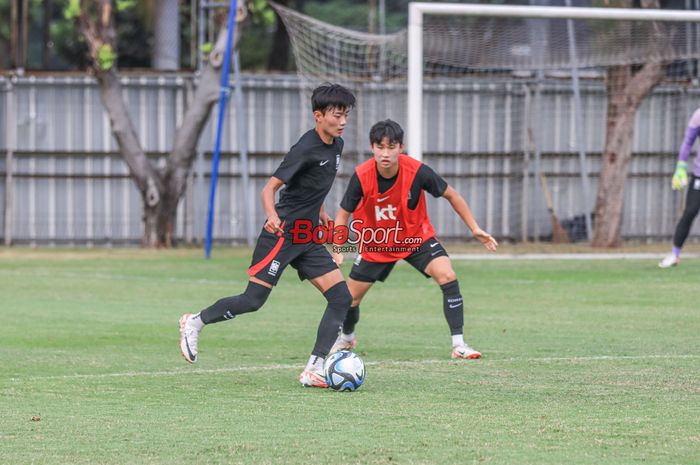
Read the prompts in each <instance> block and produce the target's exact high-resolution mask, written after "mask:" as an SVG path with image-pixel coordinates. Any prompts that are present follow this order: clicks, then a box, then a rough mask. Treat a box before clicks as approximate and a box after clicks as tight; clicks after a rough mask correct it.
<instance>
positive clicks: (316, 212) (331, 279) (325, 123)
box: [180, 84, 355, 388]
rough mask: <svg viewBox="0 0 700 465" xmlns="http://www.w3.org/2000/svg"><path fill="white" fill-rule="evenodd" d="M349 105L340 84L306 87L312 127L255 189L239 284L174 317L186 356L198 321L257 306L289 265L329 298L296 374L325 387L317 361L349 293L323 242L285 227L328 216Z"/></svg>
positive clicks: (191, 356)
mask: <svg viewBox="0 0 700 465" xmlns="http://www.w3.org/2000/svg"><path fill="white" fill-rule="evenodd" d="M354 106H355V96H354V95H353V94H352V93H351V92H350V91H349V90H348V89H346V88H345V87H343V86H340V85H337V84H324V85H322V86H320V87H318V88H316V89H315V90H314V91H313V94H312V96H311V107H312V111H313V115H314V119H315V121H316V127H315V128H314V129H311V130H309V131H308V132H306V133H305V134H304V135H302V136H301V138H300V139H299V141H298V142H297V143H296V144H295V145H293V146H292V148H291V149H290V150H289V153H287V155H286V156H285V157H284V160H282V163H281V164H280V166H279V168H277V170H276V171H275V173H274V174H273V175H272V177H270V179H269V181H268V182H267V184H266V185H265V187H264V188H263V190H262V193H261V197H262V204H263V209H264V210H265V215H266V216H267V221H266V222H265V225H264V227H263V230H262V231H261V232H260V235H259V236H258V241H257V244H256V246H255V250H254V251H253V259H252V262H251V266H250V268H249V269H248V275H249V276H250V279H249V282H248V286H247V288H246V290H245V292H243V293H242V294H239V295H237V296H233V297H225V298H223V299H220V300H218V301H217V302H215V303H214V304H213V305H211V306H210V307H208V308H206V309H204V310H202V311H201V312H199V313H197V314H191V313H186V314H184V315H182V317H181V318H180V350H181V351H182V355H183V356H184V357H185V360H187V361H188V362H190V363H194V362H196V361H197V345H198V339H199V333H200V331H201V330H202V328H203V327H204V326H205V325H208V324H212V323H218V322H220V321H226V320H231V319H233V318H235V317H236V315H240V314H243V313H249V312H254V311H256V310H258V309H259V308H260V307H262V305H263V304H264V303H265V301H266V300H267V298H268V296H269V295H270V292H271V291H272V287H273V286H275V285H276V284H277V281H278V280H279V279H280V277H281V275H282V272H283V271H284V269H285V268H286V267H287V265H292V267H293V268H295V269H296V270H297V272H298V274H299V278H300V279H302V280H304V279H308V280H309V281H310V282H311V284H313V285H314V286H315V287H316V288H317V289H318V290H319V291H321V293H322V294H323V296H324V297H325V298H326V300H327V301H328V305H327V307H326V310H325V313H324V314H323V317H322V318H321V322H320V324H319V327H318V332H317V335H316V344H315V345H314V348H313V350H312V352H311V357H310V358H309V361H308V363H307V365H306V368H305V369H304V371H303V372H302V373H301V375H300V376H299V381H300V382H301V384H302V385H304V386H309V387H319V388H325V387H327V384H326V381H325V377H324V375H323V361H324V359H325V357H326V355H328V352H329V351H330V349H331V346H333V343H334V342H335V339H336V336H337V335H338V328H339V327H340V326H341V325H342V323H343V319H344V318H345V315H346V313H347V310H348V308H349V307H350V304H351V303H352V296H351V295H350V291H349V290H348V286H347V284H346V283H345V281H344V279H343V275H342V274H341V272H340V270H339V269H338V266H337V265H336V263H335V262H334V261H333V258H332V257H331V255H330V254H329V253H328V251H327V250H326V248H325V247H324V246H323V245H321V244H317V243H315V242H314V241H311V242H308V243H306V244H294V243H293V242H292V236H291V235H290V234H289V231H290V230H291V229H292V227H293V224H294V222H295V221H296V220H305V221H309V220H310V221H311V222H312V223H313V224H318V223H319V221H320V222H321V223H323V224H327V223H328V220H329V219H330V218H329V217H328V215H327V214H326V213H325V212H324V211H323V201H324V199H325V198H326V195H327V194H328V191H329V190H330V188H331V186H332V185H333V180H334V179H335V175H336V172H337V171H338V168H339V167H340V156H341V154H342V152H343V139H342V138H341V137H340V136H341V135H342V133H343V129H344V128H345V124H346V123H347V119H348V113H349V112H350V110H351V109H352V108H353V107H354ZM282 185H286V187H285V188H284V189H283V190H282V191H281V192H280V196H279V202H278V203H277V204H276V205H275V192H276V191H277V190H278V189H280V188H281V187H282Z"/></svg>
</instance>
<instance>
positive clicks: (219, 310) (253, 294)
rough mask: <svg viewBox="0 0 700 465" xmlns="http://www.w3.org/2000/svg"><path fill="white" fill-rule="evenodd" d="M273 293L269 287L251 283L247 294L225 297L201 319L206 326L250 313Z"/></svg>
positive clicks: (203, 311) (202, 315)
mask: <svg viewBox="0 0 700 465" xmlns="http://www.w3.org/2000/svg"><path fill="white" fill-rule="evenodd" d="M270 292H272V289H270V288H269V287H266V286H263V285H262V284H258V283H253V282H249V283H248V287H247V288H246V290H245V292H244V293H243V294H240V295H236V296H233V297H224V298H223V299H220V300H218V301H216V303H214V305H212V306H211V307H209V308H207V309H205V310H202V313H201V315H200V317H201V318H202V322H203V323H204V324H210V323H218V322H219V321H225V320H230V319H232V318H234V317H235V316H236V315H241V314H243V313H250V312H254V311H256V310H258V309H259V308H260V307H262V306H263V304H264V303H265V301H266V300H267V298H268V296H269V295H270Z"/></svg>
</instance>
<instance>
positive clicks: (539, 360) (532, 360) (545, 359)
mask: <svg viewBox="0 0 700 465" xmlns="http://www.w3.org/2000/svg"><path fill="white" fill-rule="evenodd" d="M652 359H668V360H674V359H700V355H695V354H661V355H593V356H590V357H539V358H538V357H532V358H520V357H512V358H501V359H481V360H478V361H469V362H461V361H455V360H436V359H432V360H397V361H390V360H385V361H381V362H379V361H377V362H367V363H365V364H366V365H368V366H420V365H434V364H454V363H472V364H475V363H494V362H495V363H498V362H518V363H551V362H596V361H605V360H612V361H615V360H652ZM299 367H301V365H299V364H273V365H259V366H242V367H229V368H212V369H204V370H198V369H182V370H170V371H125V372H121V373H95V374H78V373H75V374H71V375H52V376H30V377H27V378H10V381H14V382H17V381H34V380H48V379H100V378H130V377H140V376H180V375H208V374H218V373H236V372H252V371H272V370H292V369H299Z"/></svg>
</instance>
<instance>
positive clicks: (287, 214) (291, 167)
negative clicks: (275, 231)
mask: <svg viewBox="0 0 700 465" xmlns="http://www.w3.org/2000/svg"><path fill="white" fill-rule="evenodd" d="M342 153H343V139H342V138H340V137H336V138H335V139H334V140H333V143H331V144H325V143H324V142H323V141H322V140H321V137H320V136H319V135H318V133H317V132H316V130H315V129H311V130H310V131H308V132H306V133H305V134H304V135H303V136H301V138H300V139H299V142H297V143H296V144H294V145H293V146H292V148H291V149H289V153H287V155H286V156H285V157H284V160H282V163H281V164H280V166H279V168H277V171H275V173H274V174H273V176H274V177H276V178H278V179H281V180H282V181H284V184H285V187H284V189H282V190H281V191H280V197H279V202H277V205H275V209H276V210H277V215H279V217H280V219H282V220H284V221H285V222H286V223H287V224H291V222H292V221H294V220H297V219H309V220H311V221H312V222H313V223H314V224H317V223H318V214H319V211H320V210H321V205H323V201H324V200H325V198H326V195H327V194H328V191H330V189H331V186H332V185H333V180H334V179H335V174H336V172H337V171H338V168H340V155H341V154H342Z"/></svg>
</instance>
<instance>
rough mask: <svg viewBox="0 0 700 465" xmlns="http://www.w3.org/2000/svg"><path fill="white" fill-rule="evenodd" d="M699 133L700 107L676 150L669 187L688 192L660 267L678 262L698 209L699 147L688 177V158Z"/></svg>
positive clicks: (668, 266) (699, 205) (699, 182)
mask: <svg viewBox="0 0 700 465" xmlns="http://www.w3.org/2000/svg"><path fill="white" fill-rule="evenodd" d="M698 135H700V108H698V109H697V110H695V113H693V116H691V117H690V121H688V129H687V130H686V131H685V138H684V139H683V143H682V144H681V148H680V150H679V151H678V162H677V163H676V171H675V172H674V173H673V179H672V181H671V187H672V188H673V190H683V189H684V188H685V187H686V186H688V194H687V197H686V202H685V210H683V216H681V219H680V221H678V225H677V226H676V232H675V233H674V234H673V250H672V251H671V253H670V254H669V255H667V256H666V257H664V259H663V260H661V261H660V262H659V266H660V267H661V268H670V267H672V266H676V265H678V263H680V256H681V249H682V248H683V243H684V242H685V240H686V238H687V237H688V233H689V232H690V227H691V226H692V224H693V220H694V219H695V217H696V216H697V215H698V211H700V148H698V154H696V156H695V160H694V161H693V171H692V173H691V175H690V179H688V158H689V156H690V151H691V149H692V148H693V142H695V139H696V138H697V137H698Z"/></svg>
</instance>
